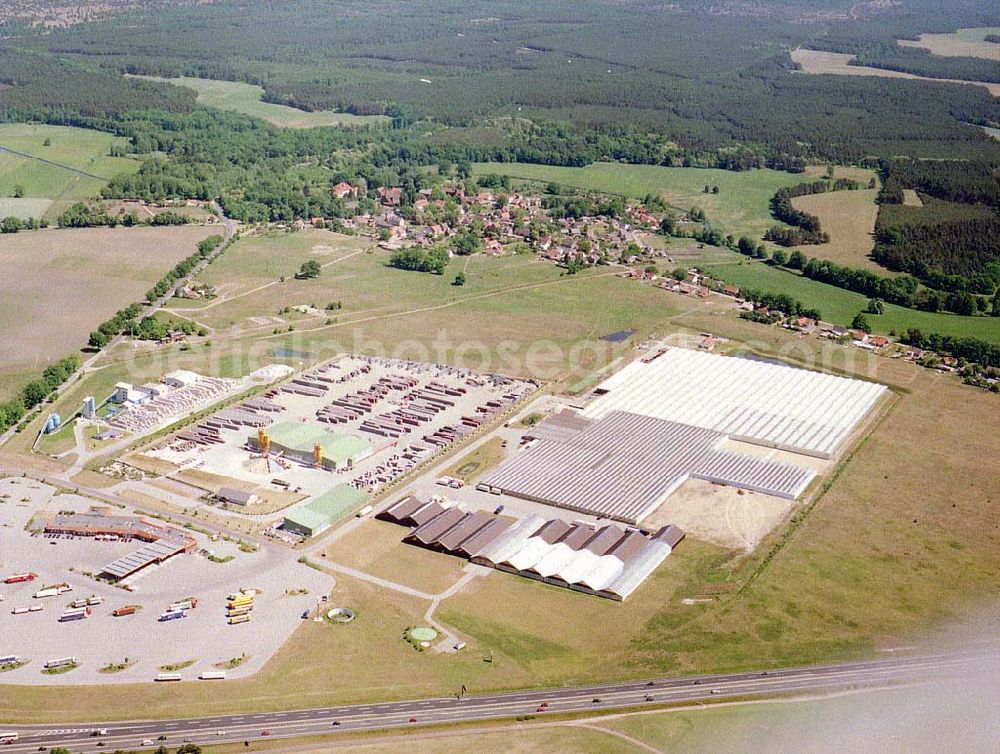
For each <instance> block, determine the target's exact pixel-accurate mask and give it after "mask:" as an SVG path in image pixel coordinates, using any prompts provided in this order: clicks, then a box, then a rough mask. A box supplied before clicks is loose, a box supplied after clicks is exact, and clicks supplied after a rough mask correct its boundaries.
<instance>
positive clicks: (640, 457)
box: [484, 411, 815, 524]
mask: <svg viewBox="0 0 1000 754" xmlns="http://www.w3.org/2000/svg"><path fill="white" fill-rule="evenodd" d="M559 422H560V423H559V427H558V428H557V431H555V432H549V431H548V430H547V429H546V428H545V425H546V424H547V423H548V421H546V422H543V423H542V424H541V425H539V426H540V428H541V429H540V431H538V432H536V434H535V436H536V437H539V438H541V439H536V440H535V442H534V444H533V445H532V446H531V447H529V448H528V449H526V450H524V451H522V452H521V453H519V454H518V455H516V456H515V457H514V458H512V459H510V460H509V461H507V462H506V463H505V464H503V465H502V466H501V467H500V468H499V469H498V470H497V471H495V472H494V473H493V474H491V475H489V476H488V477H486V478H485V479H484V483H485V484H487V485H489V486H491V487H496V488H499V489H500V490H501V491H502V492H503V493H504V494H508V495H513V496H515V497H520V498H524V499H527V500H534V501H536V502H540V503H545V504H547V505H554V506H558V507H560V508H568V509H569V510H574V511H579V512H581V513H588V514H592V515H595V516H599V517H604V518H610V519H614V520H617V521H622V522H625V523H629V524H636V523H638V522H639V521H642V520H643V519H644V518H646V517H647V516H648V515H650V514H651V513H653V512H654V511H655V510H656V509H657V508H658V507H659V506H660V505H661V504H662V503H663V501H664V500H665V499H666V498H667V497H668V496H669V495H670V493H672V492H673V491H674V490H676V489H677V488H678V487H679V486H680V485H681V484H683V482H684V481H685V480H687V479H688V478H696V479H704V480H706V481H710V482H715V483H718V484H726V485H730V486H734V487H741V488H744V489H749V490H753V491H756V492H762V493H765V494H768V495H775V496H778V497H783V498H787V499H795V498H797V497H798V496H799V495H800V494H801V493H802V492H803V491H804V490H805V488H806V487H807V486H808V484H809V482H810V481H811V480H812V478H813V476H814V474H815V472H814V471H813V470H811V469H807V468H803V467H800V466H795V465H793V464H790V463H782V462H777V461H768V460H765V459H761V458H756V457H753V456H747V455H743V454H740V453H735V452H732V451H726V450H721V449H720V448H719V446H720V445H721V444H722V443H723V442H724V441H725V440H726V435H724V434H722V433H719V432H714V431H712V430H709V429H703V428H700V427H694V426H690V425H686V424H679V423H677V422H672V421H665V420H662V419H655V418H652V417H649V416H641V415H638V414H631V413H626V412H623V411H614V412H612V413H610V414H608V415H607V416H605V417H604V418H602V419H599V420H596V421H589V422H579V423H577V426H578V427H582V428H579V429H577V430H576V431H575V432H570V431H568V429H567V422H566V421H565V419H564V418H561V419H560V420H559Z"/></svg>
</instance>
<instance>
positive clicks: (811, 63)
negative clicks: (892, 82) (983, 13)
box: [791, 47, 1000, 97]
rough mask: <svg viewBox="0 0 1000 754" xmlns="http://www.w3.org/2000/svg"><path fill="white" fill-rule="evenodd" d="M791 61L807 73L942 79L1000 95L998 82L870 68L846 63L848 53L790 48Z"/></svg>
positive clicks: (927, 79) (848, 58)
mask: <svg viewBox="0 0 1000 754" xmlns="http://www.w3.org/2000/svg"><path fill="white" fill-rule="evenodd" d="M791 55H792V61H793V62H795V63H798V64H799V65H801V66H802V72H803V73H808V74H833V75H836V76H881V77H884V78H890V79H917V80H919V81H943V82H945V83H951V84H970V85H973V86H984V87H986V89H987V90H988V91H989V93H990V94H992V95H993V96H994V97H1000V84H989V83H986V82H982V81H961V80H959V79H932V78H928V77H926V76H916V75H914V74H912V73H904V72H902V71H890V70H888V69H886V68H871V67H869V66H862V65H848V63H849V62H850V61H851V59H852V58H853V57H854V56H853V55H851V54H848V53H841V52H821V51H819V50H806V49H804V48H801V47H800V48H798V49H795V50H792V53H791Z"/></svg>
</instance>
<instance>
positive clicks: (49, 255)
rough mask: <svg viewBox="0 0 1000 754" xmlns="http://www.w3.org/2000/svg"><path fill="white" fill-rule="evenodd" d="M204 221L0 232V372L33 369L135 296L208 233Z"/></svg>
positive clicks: (82, 341) (77, 342) (75, 346)
mask: <svg viewBox="0 0 1000 754" xmlns="http://www.w3.org/2000/svg"><path fill="white" fill-rule="evenodd" d="M211 232H212V229H211V228H208V227H204V226H190V227H177V228H115V229H104V228H102V229H84V230H36V231H25V232H21V233H16V234H12V235H4V236H0V259H3V262H4V269H5V273H6V274H5V275H4V276H3V278H2V279H0V332H3V333H4V337H3V338H2V339H0V371H7V370H24V369H27V368H38V369H41V368H42V367H43V366H45V365H46V364H47V363H49V362H50V361H54V360H56V359H59V358H62V357H63V356H66V355H67V354H68V353H71V352H73V351H77V350H79V349H80V348H82V347H83V346H84V345H86V342H87V335H88V334H89V333H90V331H91V330H93V329H94V328H95V327H96V326H97V325H99V324H100V323H101V322H103V321H104V320H105V319H107V318H108V317H110V316H111V315H112V314H114V313H115V312H116V311H117V310H118V309H120V308H121V307H123V306H125V305H127V304H129V303H131V302H133V301H136V300H139V299H141V298H142V297H143V296H144V295H145V293H146V291H147V290H149V289H150V288H151V287H152V286H153V284H154V283H156V281H157V280H159V279H160V278H161V277H162V276H163V274H164V273H165V272H166V271H167V270H169V269H170V268H171V267H172V266H173V265H175V264H176V263H177V262H178V261H180V260H181V259H183V258H184V257H187V256H190V255H191V254H193V253H194V251H195V247H196V246H197V244H198V241H200V240H201V239H203V238H205V237H206V236H209V235H211Z"/></svg>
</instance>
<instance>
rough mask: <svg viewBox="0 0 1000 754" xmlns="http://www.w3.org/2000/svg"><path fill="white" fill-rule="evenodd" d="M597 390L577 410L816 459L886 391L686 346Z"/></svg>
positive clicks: (596, 416)
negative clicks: (641, 418) (652, 421)
mask: <svg viewBox="0 0 1000 754" xmlns="http://www.w3.org/2000/svg"><path fill="white" fill-rule="evenodd" d="M597 389H598V390H599V391H602V392H605V393H606V394H604V395H602V396H601V397H599V398H597V399H596V400H595V401H594V402H593V403H591V405H590V406H588V407H587V408H586V410H585V411H584V412H583V413H584V415H585V416H587V417H588V418H591V419H600V418H602V417H604V416H608V415H609V414H611V413H612V412H615V411H630V412H635V413H638V414H644V415H647V416H654V417H657V418H660V419H667V420H670V421H675V422H681V423H684V424H691V425H694V426H698V427H704V428H706V429H713V430H716V431H718V432H723V433H726V434H728V435H731V436H732V437H733V438H736V439H741V440H746V441H747V442H754V443H759V444H763V445H768V446H773V447H779V448H786V449H788V450H793V451H796V452H800V453H806V454H809V455H815V456H819V457H822V458H829V457H830V456H831V455H832V454H833V453H835V452H836V451H837V450H838V449H839V448H840V446H841V445H842V444H843V443H844V441H845V440H846V439H847V438H848V437H849V436H850V434H851V432H852V431H853V429H854V428H855V427H856V426H857V425H858V423H859V422H860V421H861V420H862V419H863V418H864V416H865V415H866V414H867V413H868V412H869V411H870V410H871V409H872V408H873V407H874V405H875V404H876V403H877V402H878V400H879V398H881V397H882V395H884V394H885V391H886V387H885V386H884V385H879V384H876V383H872V382H865V381H863V380H855V379H848V378H845V377H836V376H834V375H829V374H823V373H821V372H813V371H810V370H807V369H797V368H795V367H790V366H785V365H783V364H774V363H770V362H764V361H757V360H751V359H741V358H733V357H730V356H719V355H716V354H710V353H705V352H704V351H694V350H691V349H686V348H670V349H668V350H667V351H666V352H665V353H664V354H663V355H662V356H660V357H659V358H657V359H654V360H653V361H650V362H649V363H645V364H644V363H642V362H639V361H636V362H632V363H631V364H629V365H628V366H626V367H625V368H624V369H622V370H621V371H620V372H618V373H617V374H615V375H614V376H612V377H610V378H609V379H608V380H606V381H605V382H603V383H602V384H601V385H599V386H598V388H597ZM666 395H669V396H670V398H669V400H664V396H666Z"/></svg>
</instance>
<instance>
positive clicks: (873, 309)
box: [865, 298, 885, 314]
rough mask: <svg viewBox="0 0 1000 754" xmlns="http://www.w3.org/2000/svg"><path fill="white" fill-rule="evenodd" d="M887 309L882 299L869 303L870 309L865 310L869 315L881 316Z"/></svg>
mask: <svg viewBox="0 0 1000 754" xmlns="http://www.w3.org/2000/svg"><path fill="white" fill-rule="evenodd" d="M884 309H885V302H884V301H882V299H880V298H873V299H870V300H869V301H868V308H867V309H865V311H866V312H868V313H869V314H881V313H882V311H883V310H884Z"/></svg>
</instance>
